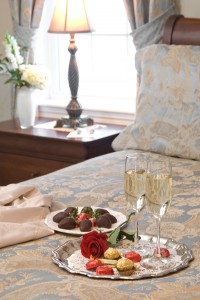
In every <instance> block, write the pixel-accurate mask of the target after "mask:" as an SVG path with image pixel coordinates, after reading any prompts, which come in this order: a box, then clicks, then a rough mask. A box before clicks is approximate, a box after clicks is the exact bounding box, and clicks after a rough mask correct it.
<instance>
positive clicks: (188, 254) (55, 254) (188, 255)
mask: <svg viewBox="0 0 200 300" xmlns="http://www.w3.org/2000/svg"><path fill="white" fill-rule="evenodd" d="M147 239H149V241H156V237H155V236H153V235H141V240H147ZM80 242H81V238H80V237H79V238H75V239H70V240H68V241H66V242H65V243H64V244H62V245H60V246H58V247H57V248H56V249H54V250H52V261H53V262H54V263H55V264H57V265H58V266H59V267H60V268H63V269H65V270H67V271H68V272H69V273H72V274H81V275H84V276H88V277H90V278H98V279H114V280H116V279H123V280H124V279H126V280H137V279H142V278H152V277H163V276H165V275H168V274H170V273H176V272H177V271H179V270H181V269H184V268H186V267H188V266H189V262H190V261H192V260H193V259H194V257H193V255H192V250H190V249H189V248H188V247H187V246H186V245H185V244H183V243H179V242H176V241H174V240H173V239H168V238H161V244H163V245H167V244H172V245H174V246H175V247H176V248H177V249H178V250H180V251H182V253H183V254H182V257H183V256H184V259H183V260H182V261H181V262H180V264H179V265H177V266H176V267H174V268H173V267H172V268H169V269H168V270H164V271H160V272H159V273H151V274H150V273H143V274H142V275H131V276H120V275H105V276H102V275H96V274H95V273H92V272H90V271H87V270H81V271H80V270H79V271H77V270H73V269H72V268H71V267H69V266H68V261H67V258H65V261H62V257H60V252H63V251H64V248H65V247H66V246H67V245H68V244H71V246H74V247H75V248H77V249H76V250H79V249H80ZM68 254H69V256H71V255H72V254H73V252H72V253H68ZM69 256H68V257H69Z"/></svg>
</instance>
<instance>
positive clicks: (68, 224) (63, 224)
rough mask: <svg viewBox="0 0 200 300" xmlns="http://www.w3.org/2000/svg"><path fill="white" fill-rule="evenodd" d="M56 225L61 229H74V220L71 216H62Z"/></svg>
mask: <svg viewBox="0 0 200 300" xmlns="http://www.w3.org/2000/svg"><path fill="white" fill-rule="evenodd" d="M58 227H59V228H62V229H74V228H75V227H76V222H75V220H74V219H73V218H69V217H67V218H64V219H62V220H61V221H60V222H59V223H58Z"/></svg>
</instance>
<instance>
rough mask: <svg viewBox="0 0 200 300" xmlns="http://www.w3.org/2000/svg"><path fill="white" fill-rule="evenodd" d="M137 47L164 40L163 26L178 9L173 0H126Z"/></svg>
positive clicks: (125, 3)
mask: <svg viewBox="0 0 200 300" xmlns="http://www.w3.org/2000/svg"><path fill="white" fill-rule="evenodd" d="M124 5H125V8H126V12H127V16H128V20H129V23H130V26H131V30H132V33H131V34H132V36H133V42H134V45H135V47H136V49H141V48H143V47H145V46H148V45H150V44H158V43H160V42H161V40H162V36H163V28H164V24H165V22H166V20H167V19H168V18H169V16H170V15H173V14H176V13H177V9H176V7H175V2H174V1H173V0H124Z"/></svg>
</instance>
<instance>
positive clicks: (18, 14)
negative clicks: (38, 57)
mask: <svg viewBox="0 0 200 300" xmlns="http://www.w3.org/2000/svg"><path fill="white" fill-rule="evenodd" d="M9 3H10V9H11V17H12V25H13V35H14V37H15V38H16V40H17V42H18V44H19V45H20V47H23V48H25V49H26V51H25V52H24V53H23V54H24V58H25V61H26V63H28V62H29V63H34V61H35V57H34V48H35V46H36V41H37V36H38V32H39V27H40V21H41V17H42V12H43V8H44V3H45V0H9Z"/></svg>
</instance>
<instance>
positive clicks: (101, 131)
mask: <svg viewBox="0 0 200 300" xmlns="http://www.w3.org/2000/svg"><path fill="white" fill-rule="evenodd" d="M54 123H55V122H54V121H50V120H44V119H43V120H42V119H37V120H36V126H34V127H33V128H30V129H20V127H19V123H18V121H17V120H9V121H4V122H0V185H1V186H3V185H7V184H9V183H17V182H21V181H24V180H28V179H31V178H34V177H37V176H41V175H44V174H47V173H50V172H53V171H56V170H58V169H61V168H64V167H67V166H70V165H72V164H76V163H78V162H81V161H84V160H86V159H89V158H92V157H95V156H99V155H103V154H106V153H110V152H112V151H113V150H112V147H111V143H112V141H113V140H114V138H115V137H116V136H117V135H118V134H119V133H120V132H121V130H122V129H123V126H116V125H102V126H96V127H97V128H96V129H95V131H94V133H93V134H91V135H89V136H86V137H81V135H80V137H75V138H68V137H67V136H68V134H69V130H68V129H66V130H65V129H62V128H59V129H58V128H56V129H55V128H54V125H53V124H54Z"/></svg>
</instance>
